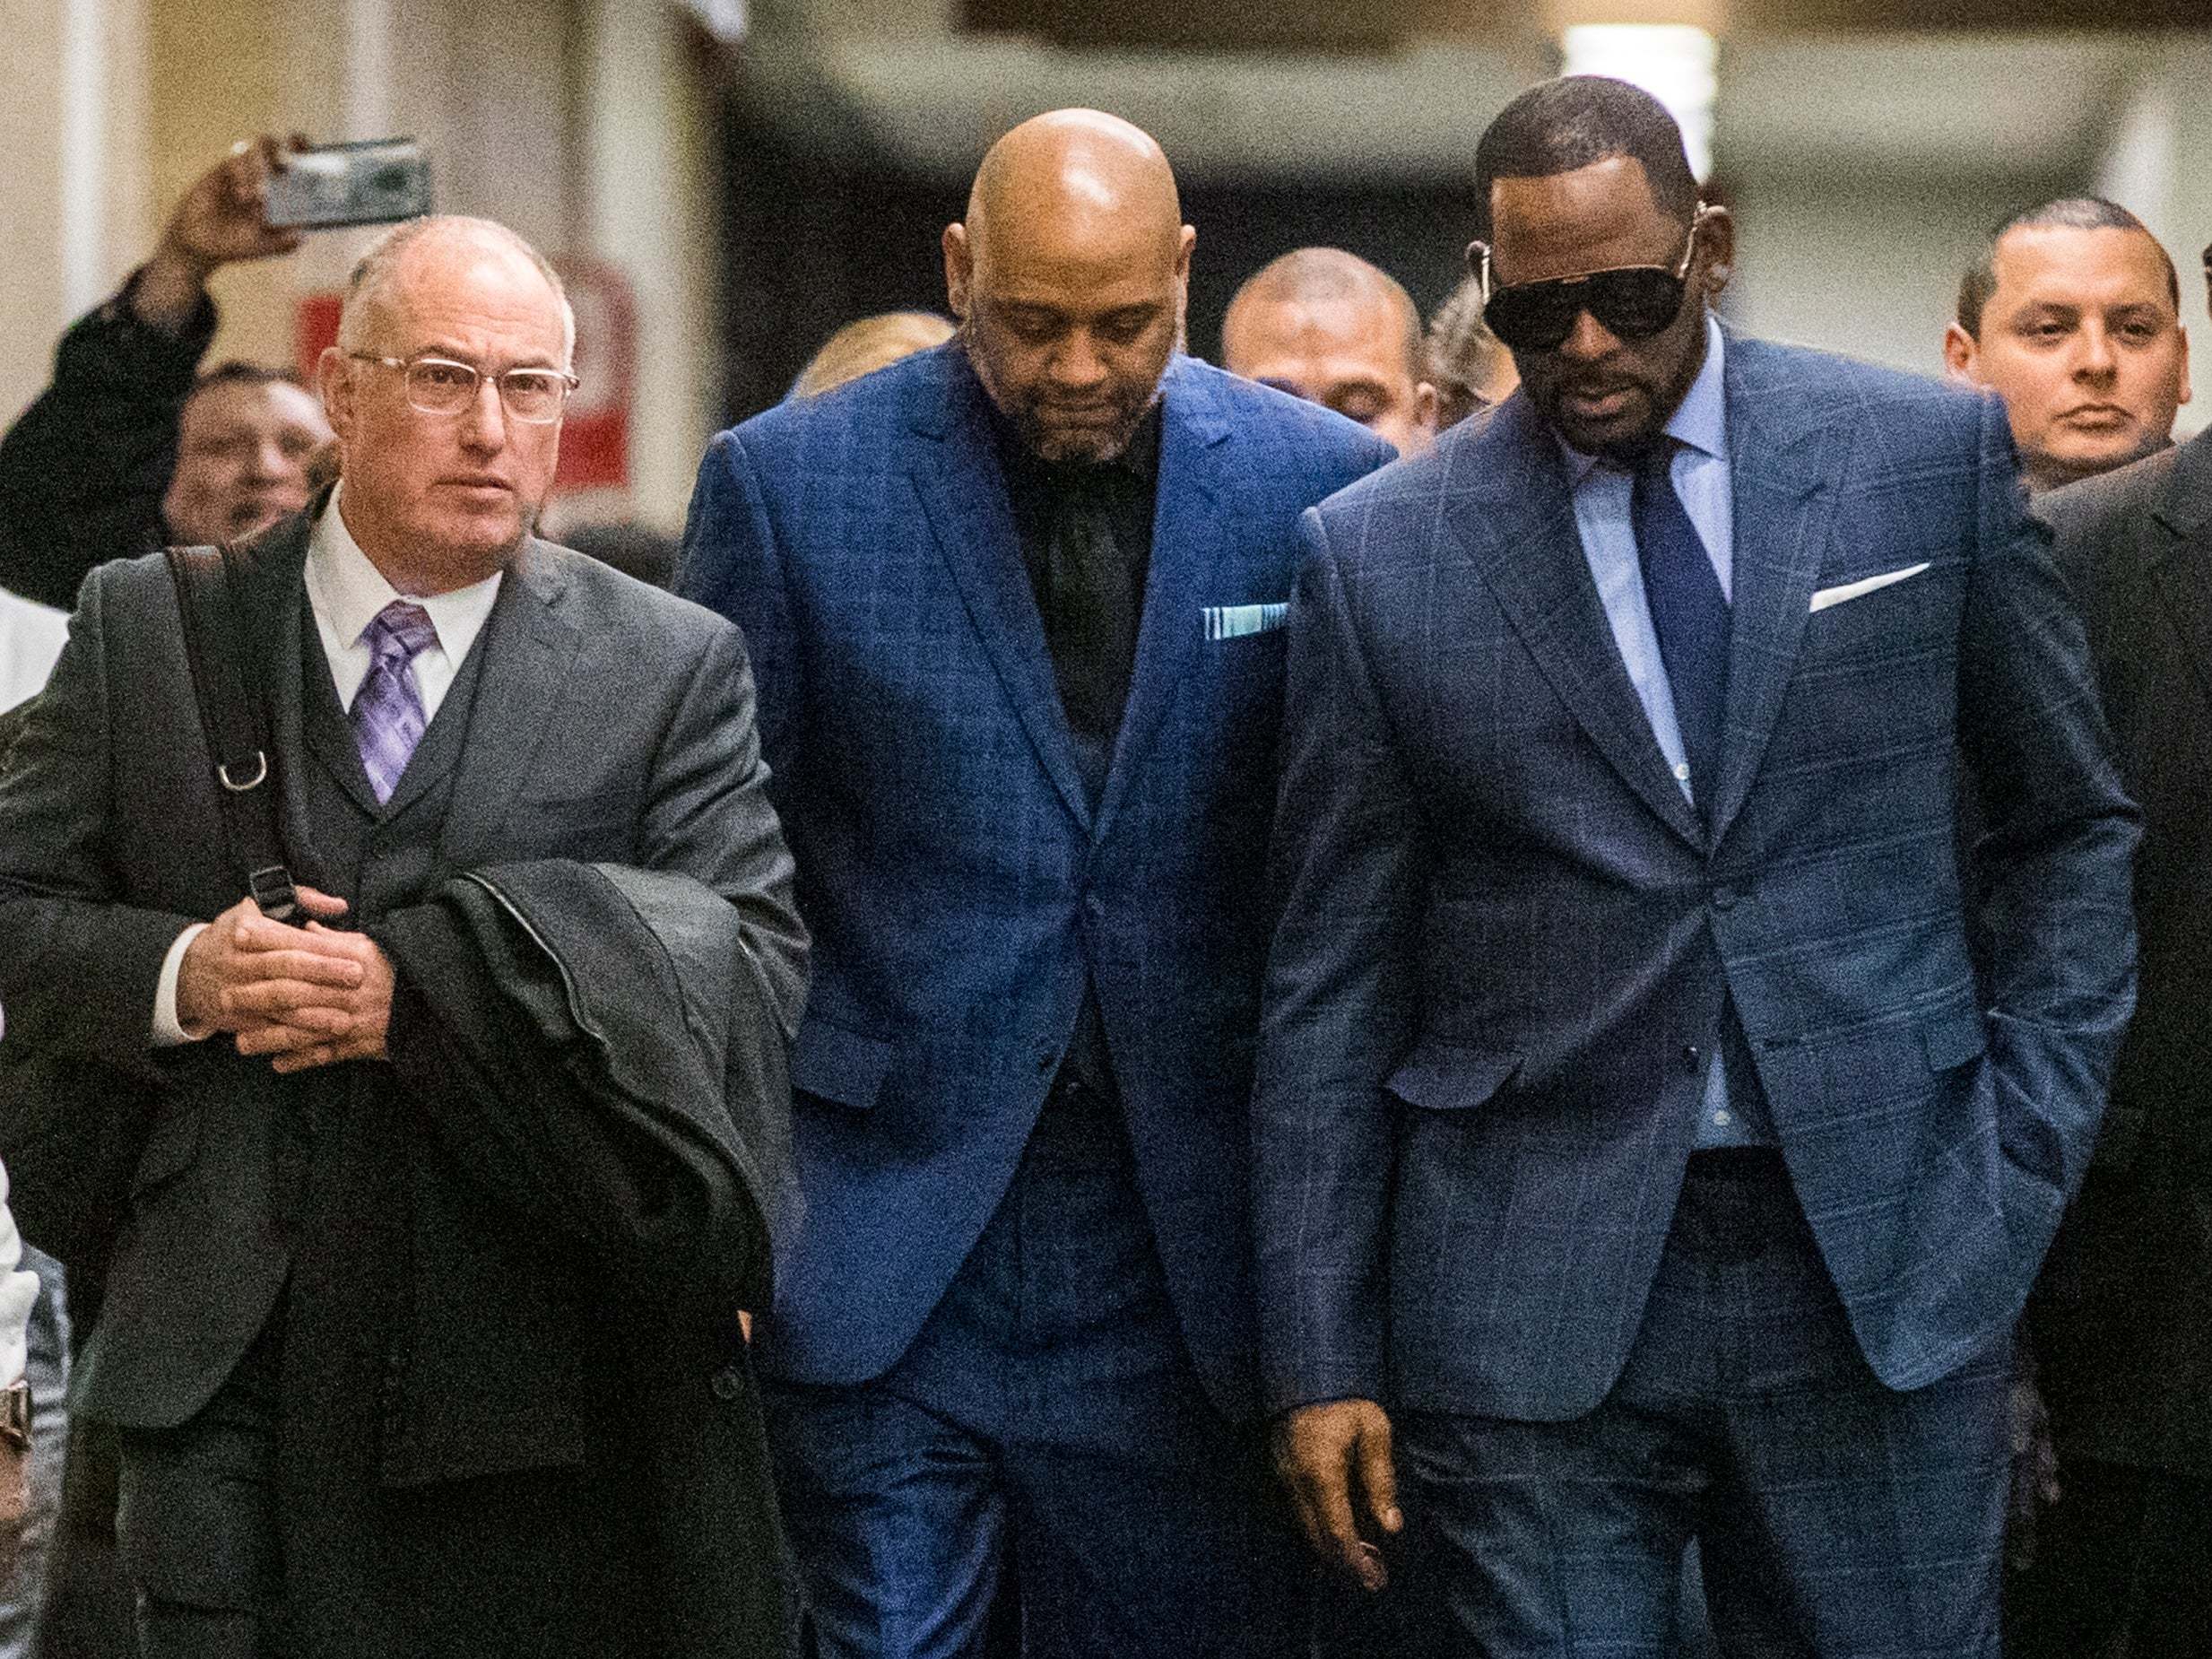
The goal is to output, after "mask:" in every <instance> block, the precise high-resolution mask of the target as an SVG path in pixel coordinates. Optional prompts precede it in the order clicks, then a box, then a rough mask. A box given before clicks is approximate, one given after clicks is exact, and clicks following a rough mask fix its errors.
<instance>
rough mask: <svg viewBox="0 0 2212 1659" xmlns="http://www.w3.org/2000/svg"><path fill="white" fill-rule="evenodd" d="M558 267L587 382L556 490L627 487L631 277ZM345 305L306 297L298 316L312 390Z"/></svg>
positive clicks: (559, 263)
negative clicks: (318, 363)
mask: <svg viewBox="0 0 2212 1659" xmlns="http://www.w3.org/2000/svg"><path fill="white" fill-rule="evenodd" d="M553 268H554V269H555V270H557V271H559V272H560V280H561V283H562V285H563V286H564V287H566V288H567V289H568V303H569V304H570V305H571V306H572V307H574V308H575V309H576V373H577V379H578V380H580V381H581V382H582V384H581V385H580V386H578V387H577V389H576V392H575V395H573V396H571V397H570V398H569V399H568V415H567V417H566V418H565V419H564V420H563V421H562V423H561V428H560V470H559V471H558V472H556V473H554V474H553V489H554V490H555V491H556V492H559V491H570V490H620V489H626V488H628V487H629V412H630V404H631V400H632V397H633V395H634V393H635V384H636V378H637V365H638V309H637V306H636V303H635V302H634V301H633V300H631V298H630V291H629V279H628V278H627V277H625V276H624V275H623V274H621V272H620V271H618V270H616V269H615V268H614V267H613V266H612V265H608V264H606V263H605V262H604V261H603V260H598V259H580V258H559V259H555V260H554V261H553ZM339 303H340V296H338V295H336V294H330V293H321V294H308V295H306V296H305V297H303V298H302V299H301V300H300V301H299V307H298V309H297V311H296V312H295V314H294V321H293V344H294V347H295V349H296V351H297V353H298V357H299V372H300V374H301V375H302V376H303V377H304V378H306V379H307V380H308V384H310V385H312V384H313V383H314V376H315V364H316V360H317V359H318V358H319V357H321V356H322V354H323V348H324V347H325V346H329V345H335V344H336V343H337V342H338V308H339Z"/></svg>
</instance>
